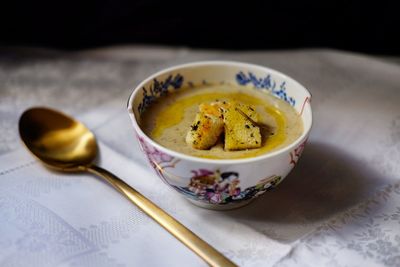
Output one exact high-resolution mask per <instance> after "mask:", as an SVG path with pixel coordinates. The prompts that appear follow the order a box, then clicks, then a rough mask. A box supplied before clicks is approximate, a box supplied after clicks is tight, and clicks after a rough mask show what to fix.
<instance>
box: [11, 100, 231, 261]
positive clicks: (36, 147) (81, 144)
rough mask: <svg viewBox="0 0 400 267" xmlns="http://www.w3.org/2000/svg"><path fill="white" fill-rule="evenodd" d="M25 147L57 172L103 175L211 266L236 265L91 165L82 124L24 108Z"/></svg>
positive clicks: (92, 150)
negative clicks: (82, 172) (84, 172)
mask: <svg viewBox="0 0 400 267" xmlns="http://www.w3.org/2000/svg"><path fill="white" fill-rule="evenodd" d="M19 134H20V136H21V139H22V141H23V142H24V143H25V145H26V147H27V148H28V149H29V150H30V151H31V152H32V153H33V154H34V155H35V156H36V157H37V158H38V159H40V160H41V161H42V162H43V163H44V164H45V165H46V166H48V167H50V168H52V169H56V170H59V171H68V172H80V171H86V172H90V173H93V174H95V175H97V176H100V177H102V178H104V180H106V181H107V182H109V183H110V184H111V185H112V186H113V187H114V188H115V189H117V190H118V191H119V192H120V193H122V194H123V195H124V196H125V197H126V198H128V199H129V200H130V201H131V202H133V203H134V204H135V205H136V206H138V207H139V208H140V209H141V210H143V211H144V212H145V213H146V214H147V215H149V216H150V217H151V218H152V219H153V220H155V221H156V222H157V223H159V224H160V225H161V226H162V227H164V228H165V229H166V230H167V231H169V232H170V233H171V234H172V235H173V236H175V237H176V238H177V239H178V240H179V241H181V242H182V243H183V244H184V245H186V246H187V247H188V248H189V249H191V250H192V251H194V252H195V253H196V254H197V255H199V256H200V257H201V258H202V259H203V260H204V261H205V262H206V263H208V264H209V265H211V266H236V265H235V264H234V263H233V262H231V261H230V260H229V259H227V258H226V257H225V256H224V255H222V254H221V253H220V252H218V251H217V250H216V249H214V248H213V247H211V246H210V245H209V244H207V243H206V242H205V241H203V240H202V239H200V238H199V237H198V236H196V235H195V234H194V233H193V232H192V231H190V230H189V229H188V228H186V227H185V226H183V225H182V224H181V223H179V222H178V221H177V220H175V219H174V218H173V217H171V216H170V215H168V214H167V213H166V212H165V211H163V210H162V209H161V208H159V207H158V206H156V205H155V204H154V203H153V202H151V201H150V200H148V199H147V198H146V197H144V196H143V195H142V194H140V193H139V192H138V191H136V190H135V189H133V188H132V187H130V186H129V185H128V184H127V183H125V182H124V181H122V180H121V179H119V178H118V177H116V176H115V175H113V174H112V173H110V172H108V171H107V170H105V169H102V168H100V167H98V166H96V165H94V164H93V161H94V159H95V158H96V155H97V143H96V138H95V136H94V134H93V133H92V132H91V131H90V130H89V129H88V128H86V127H85V126H84V125H83V124H82V123H80V122H79V121H76V120H74V119H72V118H70V117H68V116H67V115H65V114H62V113H60V112H58V111H55V110H52V109H48V108H39V107H38V108H31V109H28V110H26V111H25V112H24V113H23V114H22V116H21V118H20V120H19Z"/></svg>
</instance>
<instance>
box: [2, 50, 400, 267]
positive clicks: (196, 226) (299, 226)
mask: <svg viewBox="0 0 400 267" xmlns="http://www.w3.org/2000/svg"><path fill="white" fill-rule="evenodd" d="M205 59H226V60H239V61H246V62H251V63H257V64H262V65H265V66H269V67H272V68H275V69H277V70H280V71H282V72H285V73H287V74H288V75H290V76H292V77H293V78H295V79H297V80H298V81H299V82H300V83H302V84H304V85H305V86H306V87H307V88H308V89H309V90H310V91H311V93H312V94H313V100H312V107H313V111H314V126H313V129H312V133H311V136H310V139H309V143H308V144H307V146H306V148H305V151H304V154H303V156H302V158H301V159H300V161H299V164H298V166H296V168H295V170H294V171H293V172H292V173H291V174H290V175H289V176H288V177H287V178H286V179H285V180H284V181H283V182H282V184H280V185H279V186H278V187H277V188H276V189H275V190H273V191H270V192H267V193H266V194H265V195H264V196H263V197H261V198H259V199H257V200H256V201H255V202H254V203H252V204H250V205H249V206H246V207H243V208H241V209H238V210H233V211H226V212H217V211H209V210H205V209H201V208H198V207H195V206H193V205H191V204H190V203H189V202H187V201H186V200H184V199H183V198H182V197H181V196H179V195H178V194H177V193H175V192H173V191H172V190H171V189H169V188H167V187H166V185H164V184H163V183H162V182H161V181H160V180H159V178H158V177H156V176H155V175H154V174H153V172H152V170H150V169H149V167H148V166H147V163H146V162H145V159H144V157H143V156H142V155H141V152H140V151H139V148H138V146H137V144H136V141H135V139H134V138H133V129H132V127H131V125H130V121H129V118H128V115H127V113H126V110H125V107H126V100H127V98H128V95H129V93H130V91H131V89H132V88H133V87H134V86H135V85H136V84H137V83H138V82H139V81H140V80H141V79H143V78H145V77H146V76H147V75H149V74H151V73H153V72H154V71H157V70H160V69H161V68H164V67H166V66H170V65H174V64H178V63H183V62H190V61H195V60H205ZM399 76H400V66H398V65H396V64H395V63H390V62H387V61H383V60H381V59H376V58H372V57H367V56H363V55H358V54H351V53H344V52H337V51H330V50H299V51H279V52H240V53H238V52H236V53H233V52H230V53H228V52H217V51H193V50H187V49H166V48H145V47H115V48H107V49H98V50H88V51H84V52H73V53H72V52H68V53H64V52H57V51H49V50H37V49H10V48H3V49H0V154H1V156H0V266H27V265H29V266H141V265H145V266H204V263H203V262H202V261H201V260H200V259H199V258H198V257H197V256H196V255H194V254H193V253H192V252H191V251H190V250H188V249H187V248H186V247H184V246H183V245H182V244H180V243H179V242H178V241H176V240H175V239H174V238H173V237H171V236H170V235H169V234H168V233H167V232H166V231H164V230H163V229H162V228H161V227H159V226H158V225H157V224H156V223H154V222H153V221H152V220H151V219H149V218H147V216H145V215H144V214H143V213H142V212H140V211H139V210H138V209H137V208H136V207H134V206H133V205H132V204H130V202H128V201H127V200H125V198H123V197H122V196H121V195H120V194H119V193H118V192H116V191H115V190H114V189H113V188H111V187H110V186H108V185H107V184H106V183H104V182H102V181H101V180H100V179H98V178H95V177H93V176H91V175H85V174H81V175H71V174H68V175H67V174H61V173H56V172H51V171H49V170H47V169H45V168H44V167H43V166H42V165H41V164H40V163H39V162H37V161H35V160H34V159H33V157H32V156H30V154H29V153H28V152H27V151H25V149H24V148H23V147H22V145H21V144H20V142H19V140H18V132H17V121H18V117H19V115H20V114H21V113H22V112H23V110H24V109H26V108H27V107H30V106H32V105H46V106H51V107H56V108H59V109H61V110H63V111H64V112H67V113H70V114H72V115H74V116H77V117H78V118H79V119H80V120H82V121H83V122H84V123H85V124H86V125H87V126H88V127H89V128H91V129H93V131H94V132H95V133H96V135H97V137H98V139H99V141H100V150H101V156H100V159H99V162H100V165H101V166H103V167H105V168H107V169H109V170H110V171H112V172H114V173H115V174H116V175H118V176H119V177H121V178H122V179H124V180H125V181H126V182H128V183H129V184H131V185H133V186H134V187H135V188H137V189H138V190H139V191H141V192H142V193H143V194H144V195H146V196H147V197H148V198H150V199H151V200H153V201H154V202H156V203H157V204H158V205H160V206H161V207H162V208H163V209H165V210H166V211H168V212H169V213H170V214H172V215H173V216H174V217H176V218H177V219H178V220H180V221H181V222H182V223H183V224H185V225H186V226H188V227H189V228H190V229H191V230H193V231H194V232H195V233H197V234H198V235H199V236H201V237H202V238H203V239H205V240H206V241H207V242H209V243H210V244H212V245H213V246H215V247H216V248H217V249H219V250H220V251H221V252H223V253H224V254H225V255H227V256H228V257H230V258H231V259H232V260H233V261H235V262H236V263H237V264H239V265H240V266H274V265H275V266H399V265H400V204H399V203H400V165H399V164H398V162H400V108H399V106H398V102H399V100H400V90H399V89H398V88H400V79H399V78H398V77H399Z"/></svg>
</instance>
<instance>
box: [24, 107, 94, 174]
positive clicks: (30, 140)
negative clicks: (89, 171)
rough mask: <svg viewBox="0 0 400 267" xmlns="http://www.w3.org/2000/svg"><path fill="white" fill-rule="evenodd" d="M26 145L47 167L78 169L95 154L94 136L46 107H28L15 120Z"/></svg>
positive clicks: (81, 125)
mask: <svg viewBox="0 0 400 267" xmlns="http://www.w3.org/2000/svg"><path fill="white" fill-rule="evenodd" d="M19 132H20V136H21V139H22V141H23V142H24V143H25V145H26V146H27V148H28V149H29V150H30V151H31V152H32V153H33V154H34V155H35V156H36V157H37V158H39V159H40V160H42V161H43V162H44V163H45V164H46V165H47V166H49V167H51V168H55V169H59V170H63V171H79V170H82V166H85V165H88V164H90V163H92V162H93V160H94V159H95V158H96V155H97V144H96V138H95V136H94V135H93V133H92V132H91V131H90V130H89V129H88V128H86V127H85V125H83V124H82V123H80V122H79V121H76V120H73V119H72V118H70V117H68V116H67V115H65V114H62V113H60V112H58V111H55V110H52V109H48V108H43V107H40V108H31V109H28V110H27V111H25V112H24V113H23V114H22V116H21V118H20V120H19Z"/></svg>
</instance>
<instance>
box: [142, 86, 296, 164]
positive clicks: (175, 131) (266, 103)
mask: <svg viewBox="0 0 400 267" xmlns="http://www.w3.org/2000/svg"><path fill="white" fill-rule="evenodd" d="M216 100H219V101H227V102H231V101H236V102H239V103H243V104H245V105H251V106H252V107H254V108H255V110H256V111H257V113H258V114H259V122H261V123H264V124H266V125H268V126H270V127H271V130H269V131H265V130H263V131H261V133H262V139H263V140H262V146H261V147H260V148H254V149H246V150H237V151H226V150H224V144H223V141H222V140H220V141H219V142H218V143H217V144H216V145H215V146H213V147H212V148H211V149H209V150H198V149H194V148H192V147H191V146H190V145H189V144H187V143H186V142H185V137H186V134H187V132H188V131H189V130H190V125H191V124H192V123H193V120H194V118H195V116H196V113H197V112H198V108H199V105H200V104H201V103H212V102H215V101H216ZM140 124H141V128H142V130H143V131H144V132H145V133H146V134H147V135H148V136H149V137H150V138H151V139H153V140H154V141H156V142H157V143H159V144H160V145H162V146H164V147H166V148H169V149H171V150H175V151H178V152H181V153H183V154H187V155H191V156H196V157H201V158H213V159H235V158H248V157H254V156H258V155H261V154H265V153H268V152H271V151H274V150H277V149H280V148H282V147H284V146H287V145H289V144H290V143H292V142H293V141H294V140H296V139H297V138H298V137H299V136H300V135H301V134H302V132H303V123H302V120H301V118H300V116H299V114H298V113H297V112H296V110H295V109H294V108H293V107H292V106H290V105H289V104H288V103H286V102H285V101H283V100H281V99H278V98H276V97H274V96H272V95H271V94H270V93H268V92H266V91H261V90H258V89H253V88H251V87H238V86H235V85H231V84H224V85H204V86H197V87H195V88H189V89H180V90H178V91H175V92H172V93H170V94H168V95H166V96H163V97H160V98H159V99H158V100H157V101H156V102H154V103H153V104H151V105H150V106H149V107H148V108H147V109H146V111H145V112H144V114H143V115H142V118H141V122H140Z"/></svg>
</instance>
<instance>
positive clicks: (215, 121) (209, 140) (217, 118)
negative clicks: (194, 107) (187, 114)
mask: <svg viewBox="0 0 400 267" xmlns="http://www.w3.org/2000/svg"><path fill="white" fill-rule="evenodd" d="M190 128H191V129H190V130H189V132H188V133H187V135H186V143H188V144H190V145H191V146H192V147H193V148H196V149H203V150H204V149H209V148H210V147H212V146H214V145H215V143H217V141H218V138H219V137H220V135H221V134H222V132H223V131H224V120H223V117H222V110H221V109H220V106H219V105H218V104H217V103H211V104H201V105H200V106H199V112H198V113H197V114H196V117H195V119H194V122H193V123H192V125H191V126H190Z"/></svg>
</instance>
